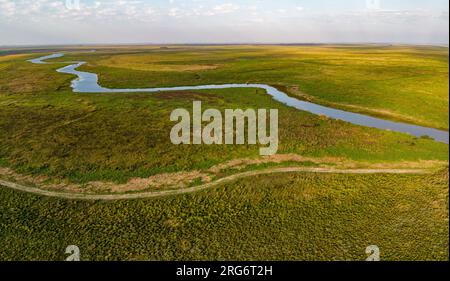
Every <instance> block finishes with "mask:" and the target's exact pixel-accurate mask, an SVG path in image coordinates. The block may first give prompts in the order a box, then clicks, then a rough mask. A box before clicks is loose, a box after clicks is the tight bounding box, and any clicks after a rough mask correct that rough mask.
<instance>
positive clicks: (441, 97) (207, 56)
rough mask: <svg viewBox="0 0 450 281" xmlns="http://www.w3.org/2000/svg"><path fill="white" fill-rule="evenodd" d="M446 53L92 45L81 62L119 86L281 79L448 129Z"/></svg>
mask: <svg viewBox="0 0 450 281" xmlns="http://www.w3.org/2000/svg"><path fill="white" fill-rule="evenodd" d="M448 56H449V53H448V48H440V47H409V46H393V47H379V46H378V47H377V46H322V47H306V46H241V47H236V46H228V47H223V46H216V47H182V46H178V47H171V48H169V49H160V48H157V47H156V48H153V49H150V50H145V52H142V50H138V49H137V50H128V51H125V52H124V53H123V54H120V55H117V54H116V55H114V56H111V55H110V54H106V55H105V54H104V53H103V52H98V53H97V54H90V55H89V56H88V57H85V58H86V60H87V61H88V62H89V64H88V65H86V66H85V67H83V68H82V69H85V70H92V71H95V72H96V73H100V77H101V79H100V81H101V84H102V85H106V86H109V87H118V88H124V87H154V86H175V85H198V84H208V83H245V82H251V83H265V84H272V85H279V86H283V87H285V88H287V91H288V92H289V93H290V94H292V95H294V96H297V97H300V98H303V99H308V100H312V101H315V102H318V103H322V104H326V105H332V106H335V107H340V108H344V109H348V110H351V111H356V112H362V113H368V114H371V115H375V116H381V117H386V118H389V119H396V120H401V121H406V122H412V123H417V124H420V125H425V126H430V127H436V128H443V129H448V127H449V125H448V120H449V113H448V107H449V97H448V92H449V86H448V85H449V84H448V69H449V67H448ZM74 58H78V57H76V56H75V57H74ZM64 59H66V58H64ZM64 59H63V60H64ZM430 109H433V110H430Z"/></svg>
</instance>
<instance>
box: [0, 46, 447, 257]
mask: <svg viewBox="0 0 450 281" xmlns="http://www.w3.org/2000/svg"><path fill="white" fill-rule="evenodd" d="M91 48H92V47H90V48H71V49H65V50H63V51H66V56H65V57H63V58H59V59H53V60H51V61H52V62H57V63H56V64H47V65H34V64H31V63H29V62H27V61H26V60H27V59H30V58H36V57H39V56H43V55H45V54H49V53H52V52H53V51H50V50H41V52H39V53H35V52H34V53H33V52H30V51H27V50H16V51H15V54H10V53H11V51H1V50H0V108H1V110H0V179H3V180H9V181H13V182H18V183H22V184H26V185H30V186H36V187H39V188H43V189H48V190H53V191H60V192H76V193H80V192H81V193H86V194H91V193H92V194H99V193H100V194H110V193H119V194H120V193H135V192H142V191H161V190H168V189H178V188H187V187H191V186H196V185H199V184H202V183H206V182H211V181H214V180H217V179H220V178H223V177H226V176H229V175H232V174H238V173H242V172H245V171H252V170H259V169H266V168H276V167H315V168H333V169H369V168H370V169H406V168H407V169H424V170H426V171H428V173H427V174H425V175H424V174H420V175H419V174H417V175H414V174H412V175H392V174H372V175H354V174H344V175H342V174H327V175H323V174H315V173H290V174H285V175H283V176H282V177H280V176H279V175H270V174H268V175H259V176H255V177H252V178H244V179H239V180H236V181H235V182H233V183H226V184H222V185H218V186H215V187H214V188H211V189H209V190H205V191H201V192H196V193H191V194H184V195H176V196H169V197H162V198H154V199H139V200H129V201H117V202H101V201H77V200H65V199H55V198H46V197H40V196H36V195H31V194H26V193H20V192H17V191H12V190H8V189H6V188H2V189H0V202H1V204H0V208H1V209H2V210H1V211H2V212H1V213H2V216H1V217H0V243H1V244H2V245H8V247H6V249H4V250H2V251H1V252H0V259H5V260H14V259H24V260H30V259H63V256H64V248H65V246H67V245H69V244H77V245H78V246H80V247H81V248H82V249H84V251H83V253H84V257H85V259H92V260H112V259H124V260H130V259H131V260H136V259H154V260H174V259H175V260H179V259H182V260H199V259H200V260H207V259H214V260H216V259H217V260H254V259H268V260H277V259H288V260H330V259H331V260H364V259H365V257H366V256H365V253H364V250H365V247H367V246H369V245H372V244H376V245H378V246H380V248H381V250H382V258H383V259H385V260H405V259H406V260H435V259H438V260H447V259H448V235H449V230H448V153H449V151H448V145H447V144H443V143H438V142H435V141H433V140H431V139H429V138H427V137H422V138H416V137H412V136H410V135H406V134H401V133H395V132H389V131H382V130H378V129H373V128H367V127H361V126H356V125H352V124H348V123H346V122H343V121H338V120H332V119H329V118H326V117H324V116H316V115H313V114H310V113H307V112H303V111H299V110H296V109H293V108H290V107H287V106H285V105H283V104H280V103H277V102H275V101H274V100H272V98H271V97H270V96H268V95H266V94H265V93H264V92H263V91H262V90H261V89H223V90H201V91H200V90H199V91H178V92H164V93H163V92H161V93H155V94H147V93H139V94H136V93H126V94H125V93H124V94H121V93H115V94H110V93H105V94H76V93H73V92H72V90H71V88H70V81H71V80H72V79H74V77H73V76H71V75H63V74H59V73H57V72H56V71H55V70H56V69H58V68H60V67H62V66H64V65H67V64H68V63H67V62H70V61H80V60H82V61H86V62H87V64H85V65H83V66H82V67H81V68H80V69H81V70H84V71H89V72H95V73H98V74H99V79H100V85H102V86H106V87H110V88H137V87H139V88H144V87H145V88H149V87H162V86H164V87H166V86H186V85H202V84H223V83H265V84H270V85H273V86H276V87H279V88H281V89H283V90H285V91H286V92H287V93H288V94H289V95H291V96H294V97H297V98H299V99H303V100H309V101H313V102H315V103H318V104H323V105H327V106H331V107H335V108H340V109H345V110H348V111H353V112H359V113H363V114H367V115H372V116H376V117H381V118H384V119H390V120H396V121H402V122H408V123H413V124H418V125H423V126H429V127H434V128H439V129H444V130H448V119H449V118H448V117H449V115H448V114H449V101H448V48H441V47H422V46H376V45H361V46H356V45H347V46H313V47H312V46H181V45H180V46H164V47H160V46H139V47H138V46H120V47H117V46H116V47H114V46H96V47H95V49H96V51H95V52H91V51H90V49H91ZM193 100H200V101H202V103H203V105H204V107H211V108H218V109H221V110H224V109H226V108H242V109H246V108H277V109H278V110H279V114H280V117H279V120H280V123H279V128H280V136H279V138H280V148H279V151H278V153H279V154H278V155H276V156H273V157H260V156H259V154H258V152H259V146H256V145H245V146H238V145H219V146H217V145H216V146H204V145H201V146H195V145H190V146H174V145H173V144H171V142H170V139H169V133H170V129H171V127H172V126H173V125H174V123H173V122H170V119H169V116H170V113H171V111H172V110H173V109H175V108H180V107H182V108H186V109H189V108H191V107H192V101H193ZM66 244H67V245H66Z"/></svg>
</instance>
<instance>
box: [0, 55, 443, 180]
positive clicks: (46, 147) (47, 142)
mask: <svg viewBox="0 0 450 281" xmlns="http://www.w3.org/2000/svg"><path fill="white" fill-rule="evenodd" d="M202 50H203V48H200V49H199V50H197V51H198V52H202ZM274 50H275V51H277V50H278V48H277V47H274ZM300 50H301V49H300ZM195 51H196V49H195V50H192V52H194V54H193V55H191V56H193V57H195V56H196V53H195ZM115 52H116V53H108V52H106V51H104V52H98V53H87V54H82V53H78V54H77V55H76V56H73V57H70V56H69V57H67V58H65V59H66V60H72V59H75V58H83V57H85V58H86V59H87V60H90V59H92V60H93V61H96V60H98V59H99V58H102V57H104V58H105V60H106V58H107V57H112V58H114V57H116V56H119V57H120V56H122V55H121V53H122V52H123V50H120V51H115ZM151 52H155V53H160V56H166V53H168V54H169V55H171V54H172V51H171V50H170V49H169V51H167V50H163V51H160V50H154V51H151ZM205 52H207V56H212V55H214V54H216V53H218V54H221V52H226V53H231V50H226V51H223V50H222V49H220V48H219V50H218V51H214V49H213V50H209V49H207V50H205ZM234 52H235V53H237V54H235V55H234V56H237V57H242V56H244V55H245V56H247V57H248V56H250V54H251V53H253V52H254V50H253V49H249V50H247V51H246V50H245V49H242V50H240V51H239V52H237V51H236V50H234ZM138 54H139V55H143V54H142V51H141V52H139V53H138ZM144 55H145V56H148V54H147V53H144ZM34 56H36V55H34ZM179 56H181V55H179ZM185 56H189V53H188V54H187V55H185ZM255 56H256V54H255ZM219 57H220V56H219ZM24 59H26V58H24V57H19V58H17V57H12V58H11V59H10V60H6V59H4V60H2V62H0V66H1V67H4V69H5V71H2V72H1V74H0V75H1V79H0V106H1V107H2V110H1V111H0V132H1V134H0V143H1V145H0V160H1V163H6V164H7V165H6V166H9V167H12V168H14V169H15V170H16V171H18V172H20V173H25V174H33V175H42V174H44V175H47V176H50V177H53V178H56V179H58V180H69V181H72V182H77V183H86V182H89V181H96V180H107V181H114V182H125V181H127V180H128V179H130V178H132V177H148V176H150V175H154V174H158V173H163V172H176V171H188V170H195V169H197V170H205V169H208V168H210V167H211V166H214V165H216V164H219V163H222V162H224V161H228V160H232V159H238V158H245V157H258V149H259V146H229V145H222V146H194V145H191V146H174V145H172V144H171V143H170V141H169V133H170V129H171V128H172V126H173V125H174V123H172V122H170V121H169V115H170V112H171V111H172V110H173V109H175V108H178V107H184V108H188V109H190V108H191V107H192V100H201V101H202V102H203V106H204V108H206V107H213V108H219V109H222V110H223V109H225V108H244V109H245V108H278V109H279V110H280V118H279V119H280V124H279V127H280V149H279V153H281V154H285V153H296V154H300V155H303V156H311V157H318V158H323V157H338V158H345V159H349V160H354V161H361V162H369V163H382V162H405V161H419V160H432V161H435V160H438V161H448V145H445V144H441V143H437V142H434V141H432V140H427V139H417V138H414V137H411V136H408V135H403V134H398V133H393V132H387V131H381V130H377V129H370V128H364V127H359V126H354V125H351V124H347V123H345V122H341V121H336V120H329V119H324V118H322V117H319V116H315V115H312V114H309V113H306V112H302V111H298V110H295V109H292V108H288V107H286V106H284V105H282V104H279V103H276V102H274V101H273V100H272V99H271V98H270V97H269V96H267V95H265V94H264V93H263V92H262V91H261V90H256V89H227V90H207V91H195V92H177V93H158V94H73V93H72V92H71V90H70V88H69V85H70V83H69V82H70V80H71V79H73V77H72V76H70V75H62V74H59V73H56V72H55V69H57V68H58V67H60V66H59V65H33V64H30V63H28V62H25V61H24ZM241 59H242V58H241ZM224 60H225V58H224ZM114 69H117V68H114ZM95 70H96V71H100V72H101V69H95ZM121 71H123V72H127V71H128V72H129V73H128V72H127V73H128V74H127V75H125V76H120V79H118V80H117V81H116V85H115V86H120V85H118V84H120V83H130V84H131V85H135V86H144V85H143V81H144V80H141V79H140V76H133V79H134V80H133V81H132V80H130V79H131V77H129V76H128V75H134V72H133V70H126V69H122V70H121ZM208 71H212V70H208ZM214 71H216V70H214ZM164 73H165V74H164V75H165V77H166V78H167V79H171V80H173V78H171V77H172V76H171V73H170V72H169V74H167V72H164ZM182 73H187V74H186V75H190V74H191V73H190V72H182ZM116 75H117V72H115V71H113V70H111V71H110V72H108V74H107V75H102V76H101V77H102V79H103V80H105V79H111V78H112V77H116ZM180 75H181V76H183V75H184V74H180ZM180 75H177V77H178V76H180ZM283 75H284V74H283ZM233 77H235V76H233ZM116 78H118V77H116ZM225 78H226V79H228V78H227V77H226V76H224V77H223V79H225ZM145 81H147V83H153V84H146V86H156V85H159V84H157V83H161V84H164V83H168V84H166V85H172V84H173V82H171V81H159V82H157V81H154V80H152V79H150V78H146V79H145ZM149 81H150V82H149ZM152 81H154V82H152ZM177 81H178V82H179V83H180V84H184V83H185V82H187V81H183V78H182V77H180V79H179V80H177ZM103 82H106V81H102V83H103ZM163 82H164V83H163ZM209 82H211V81H209ZM139 83H142V84H139ZM429 111H430V112H434V110H429Z"/></svg>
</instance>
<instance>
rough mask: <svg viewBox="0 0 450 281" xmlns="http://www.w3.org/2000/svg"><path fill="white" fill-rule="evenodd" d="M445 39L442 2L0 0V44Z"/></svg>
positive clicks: (412, 41)
mask: <svg viewBox="0 0 450 281" xmlns="http://www.w3.org/2000/svg"><path fill="white" fill-rule="evenodd" d="M106 43H122V44H130V43H154V44H158V43H160V44H169V43H216V44H220V43H406V44H435V45H448V43H449V2H448V1H447V0H427V1H425V0H119V1H113V0H0V45H6V46H13V45H52V44H106Z"/></svg>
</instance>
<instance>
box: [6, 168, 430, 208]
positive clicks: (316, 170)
mask: <svg viewBox="0 0 450 281" xmlns="http://www.w3.org/2000/svg"><path fill="white" fill-rule="evenodd" d="M292 172H307V173H336V174H427V173H429V171H428V170H423V169H347V170H339V169H333V168H306V167H292V168H271V169H265V170H258V171H250V172H244V173H240V174H235V175H231V176H228V177H225V178H221V179H219V180H217V181H214V182H210V183H207V184H203V185H199V186H194V187H189V188H184V189H176V190H164V191H153V192H140V193H125V194H83V193H67V192H57V191H49V190H44V189H39V188H36V187H29V186H23V185H20V184H17V183H13V182H8V181H3V180H0V187H3V186H4V187H6V188H10V189H14V190H18V191H22V192H26V193H32V194H36V195H41V196H47V197H56V198H63V199H73V200H109V201H111V200H129V199H142V198H155V197H164V196H170V195H179V194H186V193H192V192H197V191H201V190H205V189H208V188H211V187H214V186H218V185H220V184H224V183H229V182H232V181H234V180H236V179H241V178H246V177H251V176H257V175H266V174H275V173H292Z"/></svg>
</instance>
